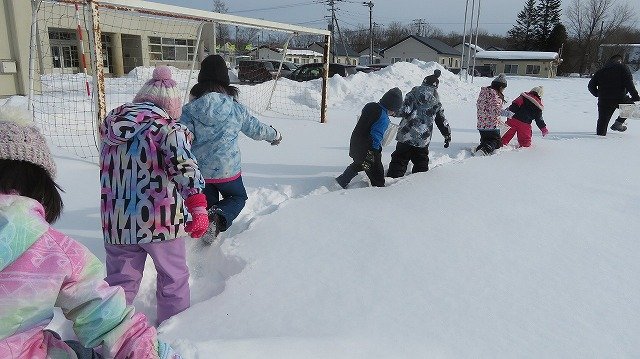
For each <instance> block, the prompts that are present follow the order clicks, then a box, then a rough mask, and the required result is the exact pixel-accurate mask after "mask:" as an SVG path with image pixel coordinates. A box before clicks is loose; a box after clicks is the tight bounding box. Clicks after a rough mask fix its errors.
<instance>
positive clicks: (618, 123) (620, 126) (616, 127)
mask: <svg viewBox="0 0 640 359" xmlns="http://www.w3.org/2000/svg"><path fill="white" fill-rule="evenodd" d="M611 129H612V130H614V131H619V132H624V131H626V130H627V125H625V124H624V122H621V121H619V120H616V122H614V123H613V125H611Z"/></svg>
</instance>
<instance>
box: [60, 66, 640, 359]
mask: <svg viewBox="0 0 640 359" xmlns="http://www.w3.org/2000/svg"><path fill="white" fill-rule="evenodd" d="M436 68H440V69H442V68H441V67H440V66H439V65H437V64H435V63H421V62H413V63H397V64H394V65H393V66H390V67H388V68H385V69H383V70H381V71H379V72H374V73H370V74H367V75H365V74H356V75H354V76H349V77H347V78H339V77H335V78H332V79H331V80H330V83H329V86H330V93H331V96H332V98H331V103H330V104H331V107H330V111H329V114H330V116H329V118H330V120H329V122H328V123H326V124H320V123H317V122H310V121H296V120H291V119H286V118H277V117H276V118H268V119H264V118H263V119H262V120H263V121H265V122H267V123H269V124H272V125H273V126H274V127H275V128H277V129H278V130H279V131H281V132H282V134H283V136H284V140H283V141H282V143H281V144H280V145H279V146H277V147H271V146H269V145H268V144H267V143H265V142H256V141H252V140H250V139H247V138H246V137H242V139H241V149H242V156H243V157H242V158H243V168H242V174H243V180H244V183H245V184H246V186H247V192H248V196H249V200H248V201H247V205H246V207H245V208H244V210H243V211H242V213H241V214H240V216H239V217H238V218H237V219H236V220H235V221H234V224H233V226H232V227H231V228H230V229H229V230H228V231H227V232H224V233H223V234H222V235H221V237H220V242H219V243H216V244H214V245H213V246H204V245H202V243H200V242H199V241H190V246H189V256H188V262H189V266H190V269H191V275H192V276H191V288H192V291H193V292H192V307H191V308H190V309H189V310H187V311H185V312H184V313H181V314H180V315H178V316H176V317H174V318H172V319H171V320H169V321H167V322H165V323H164V324H163V325H162V326H161V327H160V328H159V332H160V336H161V338H162V339H164V340H167V341H169V342H171V343H172V344H173V345H174V346H175V347H176V348H178V349H179V350H180V351H181V352H182V354H183V355H184V356H185V358H211V357H220V358H424V357H429V358H430V357H436V358H469V357H474V358H476V357H477V358H521V357H531V358H584V357H616V358H620V357H639V356H640V341H638V340H637V333H639V332H640V312H638V310H637V308H638V307H640V277H639V276H638V275H637V274H638V273H639V272H640V262H639V261H638V258H639V257H640V242H638V240H637V236H638V233H640V222H638V221H637V218H636V217H637V213H639V212H640V195H639V193H640V166H638V165H637V160H636V159H634V157H633V156H630V157H629V158H624V156H622V157H621V156H620V154H621V153H622V154H624V153H637V152H639V151H640V125H637V124H636V123H635V122H630V123H629V129H628V130H627V131H626V132H625V133H623V134H621V133H617V132H613V133H609V135H608V136H607V137H606V138H602V137H597V136H595V135H594V130H595V124H596V119H597V106H596V102H597V100H596V99H595V98H593V97H592V96H591V95H590V94H589V93H588V92H587V91H586V85H587V82H588V79H582V78H555V79H540V78H528V77H517V76H510V77H509V78H508V87H507V89H506V97H507V98H508V99H513V98H515V97H516V96H517V95H518V94H519V93H521V92H522V91H527V90H529V89H531V88H532V87H534V86H539V85H543V86H544V87H545V98H544V101H545V112H544V118H545V121H546V122H547V125H548V128H549V129H550V131H551V132H550V134H549V135H547V136H546V137H545V138H542V137H541V136H540V134H539V130H538V129H537V128H535V126H534V128H533V133H534V135H533V147H532V148H528V149H517V148H515V146H514V145H511V146H507V147H506V148H504V149H501V150H500V151H499V152H498V153H497V154H496V155H494V156H489V157H482V158H475V157H472V156H471V154H470V151H469V149H470V148H471V147H472V146H474V145H475V144H477V141H478V137H479V135H478V132H477V130H476V128H475V125H476V121H475V111H476V105H475V97H476V94H477V92H478V91H479V88H480V86H483V85H486V84H488V83H489V82H490V81H491V79H490V78H477V79H475V83H473V84H471V83H469V84H468V83H465V82H461V81H460V80H458V77H457V76H455V75H453V74H451V73H449V72H447V71H443V72H442V75H441V78H440V88H439V92H440V95H441V97H442V98H443V103H444V107H445V112H446V116H447V119H448V120H449V122H450V124H451V127H452V131H453V133H452V143H451V146H450V147H449V148H446V149H445V148H443V141H442V136H441V135H440V134H439V133H438V131H434V132H435V133H434V135H433V139H432V142H431V145H430V158H431V162H430V170H429V171H428V172H426V173H421V174H415V175H408V176H406V177H404V178H402V179H398V180H388V182H387V183H388V186H387V187H385V188H370V187H368V185H367V180H366V177H364V176H363V175H362V174H360V175H359V176H358V177H356V178H355V179H354V181H353V182H352V184H351V185H350V187H349V189H347V190H342V189H340V188H339V187H338V186H337V184H336V183H335V181H334V177H335V176H336V175H338V174H339V173H340V172H341V171H342V170H344V168H345V167H346V166H347V165H348V164H349V163H350V162H351V159H350V158H349V156H348V147H349V137H350V135H351V131H352V130H353V126H354V124H355V121H356V117H357V115H358V114H359V111H360V109H361V106H362V105H363V104H364V103H366V102H369V101H377V100H378V99H379V98H380V97H381V96H382V94H383V93H384V92H385V91H386V90H388V89H389V88H392V87H396V86H398V87H400V88H401V89H402V91H403V93H406V92H407V91H408V90H410V89H411V88H412V87H413V86H416V85H418V84H420V83H421V81H422V79H423V78H424V77H425V76H427V75H429V74H431V73H433V70H434V69H436ZM636 76H637V73H636ZM306 95H308V96H309V97H313V96H316V95H317V91H315V92H314V90H313V89H312V88H310V89H309V90H308V92H307V93H306ZM304 97H305V96H300V97H299V98H297V100H299V101H300V103H302V102H304V101H309V103H311V102H313V101H316V99H312V100H308V99H304ZM300 103H299V104H300ZM304 105H305V106H306V105H307V103H304ZM514 141H515V140H514ZM56 151H57V153H58V154H59V155H58V157H57V158H56V160H57V163H58V166H59V168H60V171H59V172H60V178H59V181H60V183H61V184H62V186H63V187H64V188H65V189H66V190H67V191H66V193H65V194H64V199H65V204H66V209H65V214H64V215H63V217H62V219H61V220H60V221H59V222H58V223H57V224H56V226H57V227H58V228H59V229H60V230H62V231H63V232H64V233H67V234H69V235H71V236H73V237H74V238H76V239H78V240H80V241H82V242H83V243H85V244H86V245H87V246H88V247H89V248H90V249H91V250H92V251H94V253H96V254H97V255H98V256H99V257H100V258H104V249H103V248H102V240H101V230H100V219H99V203H98V202H99V198H100V195H99V188H98V186H97V183H98V175H97V168H96V167H95V165H93V164H90V163H85V162H82V161H74V160H72V159H69V158H68V156H67V155H66V154H65V153H61V152H60V151H59V150H56ZM391 151H393V146H389V147H386V148H384V150H383V163H384V164H385V166H387V165H388V163H389V159H390V154H391ZM135 305H136V307H137V309H138V310H140V311H143V312H145V313H146V314H147V315H148V316H149V317H150V318H152V319H153V318H155V276H154V268H153V265H152V264H151V263H150V262H148V263H147V266H146V270H145V278H144V280H143V281H142V284H141V289H140V293H139V295H138V297H137V299H136V301H135ZM64 328H66V327H65V326H64V325H63V324H61V323H60V322H58V323H57V324H55V325H54V329H58V330H60V331H61V332H63V333H65V334H68V333H69V332H68V331H65V330H64Z"/></svg>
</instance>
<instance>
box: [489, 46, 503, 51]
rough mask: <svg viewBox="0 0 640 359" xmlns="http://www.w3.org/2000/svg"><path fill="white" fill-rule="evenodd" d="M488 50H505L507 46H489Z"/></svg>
mask: <svg viewBox="0 0 640 359" xmlns="http://www.w3.org/2000/svg"><path fill="white" fill-rule="evenodd" d="M486 50H490V51H504V50H505V48H504V47H499V46H489V47H488V48H487V49H486Z"/></svg>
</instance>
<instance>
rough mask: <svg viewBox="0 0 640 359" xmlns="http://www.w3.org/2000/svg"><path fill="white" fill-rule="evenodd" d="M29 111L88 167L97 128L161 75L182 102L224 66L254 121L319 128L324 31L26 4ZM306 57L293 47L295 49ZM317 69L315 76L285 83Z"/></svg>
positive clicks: (138, 5)
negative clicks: (213, 61) (300, 70)
mask: <svg viewBox="0 0 640 359" xmlns="http://www.w3.org/2000/svg"><path fill="white" fill-rule="evenodd" d="M32 11H33V16H32V24H31V58H30V71H29V72H30V82H31V84H30V105H31V107H32V110H33V113H34V116H35V119H36V121H37V123H38V124H39V125H40V126H41V127H42V129H43V131H44V132H45V133H46V134H47V136H48V137H49V138H50V139H51V140H52V141H53V142H54V144H56V145H58V146H59V147H63V148H66V149H69V150H70V151H71V152H73V153H74V154H76V155H77V156H79V157H82V158H87V159H89V160H91V161H96V159H97V153H98V152H97V149H98V143H99V140H98V127H99V123H100V121H101V120H102V119H103V118H104V116H105V115H106V113H108V111H110V110H111V109H113V108H115V107H117V106H119V105H121V104H123V103H126V102H130V101H132V100H133V97H134V96H135V94H136V92H137V91H138V90H139V89H140V88H141V87H142V85H143V84H144V83H145V82H146V81H147V80H148V79H149V78H150V77H151V73H152V72H153V68H154V67H155V66H157V65H167V66H170V67H171V69H172V73H173V77H174V79H175V80H176V81H177V82H178V85H179V86H180V89H181V91H183V93H184V101H185V102H186V101H188V100H189V98H188V92H189V89H190V88H191V86H193V85H194V84H195V83H196V81H197V75H198V71H199V63H200V61H201V60H202V59H203V58H204V57H206V56H207V55H209V54H219V55H221V56H223V57H224V58H225V60H227V63H228V65H229V75H230V78H231V80H232V83H233V84H234V85H236V86H238V87H239V90H240V95H239V101H240V102H241V103H243V104H244V105H246V106H247V107H249V108H250V109H251V111H252V112H253V113H254V114H256V115H259V116H267V117H279V118H288V119H292V120H310V121H319V122H325V118H326V108H327V97H328V94H327V73H328V71H327V70H328V56H327V49H328V46H329V41H330V38H329V36H330V33H329V32H328V31H326V30H320V29H313V28H306V27H301V26H296V25H291V24H284V23H277V22H271V21H264V20H259V19H252V18H246V17H240V16H234V15H228V14H221V13H215V12H210V11H202V10H194V9H188V8H183V7H177V6H171V5H164V4H158V3H153V2H148V1H137V0H104V1H103V0H32ZM303 38H304V39H305V40H306V41H308V43H309V44H312V45H313V46H311V47H306V46H305V47H304V48H301V47H300V46H293V45H294V44H298V45H299V44H300V43H301V40H302V39H303ZM306 63H319V64H321V67H322V68H324V73H323V76H321V77H320V78H318V79H314V80H309V81H298V80H293V79H290V77H292V76H293V73H294V71H295V70H296V67H297V66H300V65H302V64H306Z"/></svg>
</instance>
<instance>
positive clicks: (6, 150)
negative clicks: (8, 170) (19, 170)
mask: <svg viewBox="0 0 640 359" xmlns="http://www.w3.org/2000/svg"><path fill="white" fill-rule="evenodd" d="M0 159H3V160H14V161H26V162H31V163H33V164H35V165H38V166H40V167H42V168H44V169H45V170H46V171H47V172H48V173H49V175H50V176H51V178H52V179H55V177H56V164H55V162H54V161H53V157H52V156H51V152H50V151H49V147H48V146H47V141H46V140H45V138H44V136H42V134H41V133H40V131H39V130H38V128H37V127H36V126H35V124H34V123H33V118H32V117H31V114H30V113H29V111H28V110H27V105H26V103H24V102H23V101H21V100H20V98H19V97H12V98H10V99H9V100H7V102H6V103H5V104H4V105H2V106H0Z"/></svg>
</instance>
